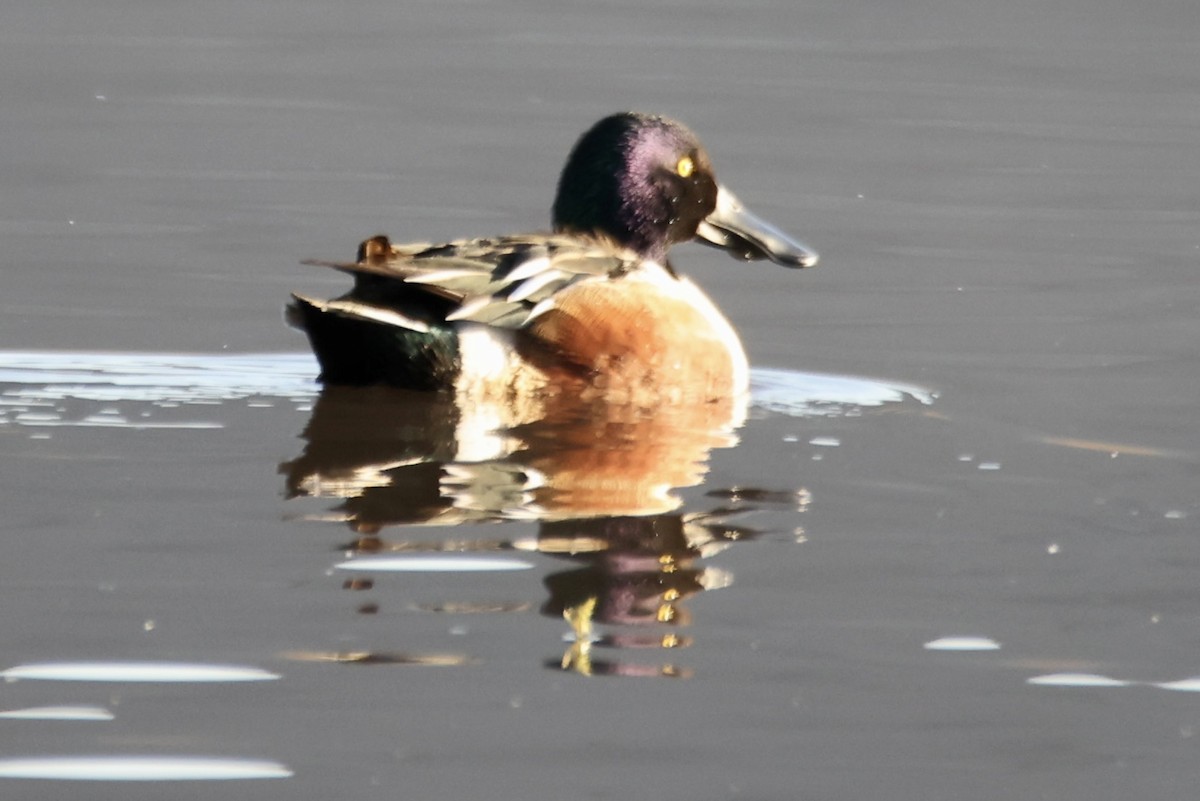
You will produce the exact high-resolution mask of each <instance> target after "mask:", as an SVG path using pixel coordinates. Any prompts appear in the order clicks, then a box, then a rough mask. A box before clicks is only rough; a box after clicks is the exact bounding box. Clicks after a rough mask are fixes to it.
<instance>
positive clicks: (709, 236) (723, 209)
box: [696, 186, 817, 267]
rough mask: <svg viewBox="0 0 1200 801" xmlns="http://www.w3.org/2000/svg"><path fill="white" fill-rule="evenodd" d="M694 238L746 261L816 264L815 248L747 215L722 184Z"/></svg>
mask: <svg viewBox="0 0 1200 801" xmlns="http://www.w3.org/2000/svg"><path fill="white" fill-rule="evenodd" d="M696 240H697V241H699V242H701V243H702V244H705V245H711V246H712V247H715V248H721V249H722V250H727V251H729V253H730V254H731V255H733V256H734V257H736V258H739V259H745V260H746V261H752V260H757V259H770V260H771V261H773V262H775V263H776V264H782V265H783V266H784V267H811V266H813V265H814V264H816V263H817V252H816V251H815V250H813V249H812V248H810V247H808V246H807V245H805V244H804V243H803V242H800V241H798V240H796V239H793V238H792V237H790V236H788V235H787V234H785V233H784V232H783V231H780V230H779V229H778V228H776V227H775V226H773V225H771V224H770V223H769V222H767V221H766V220H763V219H760V218H759V217H757V216H755V215H754V214H751V213H750V212H749V211H747V210H746V208H745V207H744V206H742V202H741V201H740V200H738V199H737V197H736V196H735V195H734V194H733V193H732V192H730V191H729V190H728V189H726V188H725V187H723V186H718V187H717V207H716V209H714V210H713V213H712V214H710V215H708V216H707V217H705V218H704V220H703V221H702V222H701V223H700V227H699V228H698V229H697V230H696Z"/></svg>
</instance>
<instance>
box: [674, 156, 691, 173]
mask: <svg viewBox="0 0 1200 801" xmlns="http://www.w3.org/2000/svg"><path fill="white" fill-rule="evenodd" d="M695 169H696V164H695V162H693V161H692V157H691V156H684V157H683V158H681V159H680V160H679V162H678V163H677V164H676V165H675V174H676V175H678V176H679V177H680V178H690V177H691V175H692V172H694V171H695Z"/></svg>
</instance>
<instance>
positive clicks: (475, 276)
mask: <svg viewBox="0 0 1200 801" xmlns="http://www.w3.org/2000/svg"><path fill="white" fill-rule="evenodd" d="M554 223H555V231H556V233H553V234H531V235H524V236H506V237H498V238H492V239H475V240H461V241H456V242H451V243H448V244H443V245H429V244H419V245H403V246H401V245H393V244H391V243H390V242H389V241H388V240H387V238H386V237H382V236H380V237H375V238H373V239H369V240H367V241H365V242H364V243H362V245H361V246H360V248H359V253H358V259H357V260H356V261H355V262H347V263H329V262H319V263H321V264H326V265H327V266H331V267H335V268H337V269H341V270H344V271H346V272H350V273H352V274H353V275H354V276H355V285H354V288H353V289H352V290H351V291H350V292H349V293H347V294H346V295H344V296H342V297H340V298H337V299H335V300H330V301H322V300H316V299H313V298H308V297H304V296H301V295H296V296H295V302H294V303H293V305H292V307H291V309H290V311H289V318H290V320H291V321H292V322H293V323H294V324H295V325H297V326H298V327H300V328H302V329H304V330H305V332H306V333H307V334H308V336H309V339H310V340H311V342H312V345H313V350H314V351H315V352H316V355H317V359H318V361H319V362H320V364H321V370H322V372H321V378H322V380H324V381H326V382H328V383H336V384H375V383H384V384H391V385H394V386H401V387H406V388H411V389H431V390H438V389H452V390H454V391H456V392H458V393H460V394H464V395H471V396H485V397H490V398H493V399H497V398H505V397H512V398H516V397H529V396H538V395H557V396H561V395H579V396H582V397H594V398H603V399H606V400H611V401H614V402H630V403H636V404H638V405H653V404H657V403H672V402H681V401H707V400H714V399H718V398H722V397H728V396H730V395H734V394H738V393H741V392H744V391H745V389H746V387H747V382H748V376H749V370H748V367H747V363H746V356H745V352H744V350H743V348H742V345H741V342H740V341H739V339H738V337H737V334H736V333H735V331H734V329H733V327H732V326H731V325H730V324H729V322H728V320H726V319H725V317H724V316H723V315H722V314H721V312H720V311H718V309H717V308H716V306H715V305H713V303H712V301H710V300H709V299H708V297H707V296H706V295H705V294H704V293H703V292H702V291H701V290H700V289H699V288H698V287H697V286H696V285H695V284H693V283H692V282H691V281H690V280H688V279H687V278H684V277H681V276H679V275H678V274H677V273H676V272H675V271H674V269H672V267H671V265H670V264H669V263H668V261H667V258H666V254H667V249H668V248H669V247H670V245H671V244H673V243H675V242H679V241H685V240H688V239H692V238H697V239H700V240H701V241H705V242H706V243H708V244H712V245H715V246H717V247H721V248H724V249H727V250H730V251H732V252H733V253H734V254H735V255H737V256H740V257H742V258H744V259H752V258H770V259H772V260H773V261H776V262H778V263H781V264H785V265H787V266H796V267H802V266H807V265H809V264H812V263H815V261H816V254H815V253H812V252H811V251H809V250H807V249H806V248H804V246H802V245H800V244H799V243H798V242H795V241H794V240H791V239H789V238H787V237H786V235H784V234H782V233H780V232H778V231H776V230H774V229H772V228H770V227H769V226H766V224H765V223H762V222H761V221H760V220H757V219H756V218H754V217H752V216H750V215H749V214H748V213H747V212H745V211H744V210H743V209H742V208H741V206H740V204H739V203H738V202H737V200H736V198H734V197H733V196H732V195H730V194H729V193H728V192H727V191H726V190H724V189H723V188H721V187H720V186H719V185H718V184H717V183H716V181H715V179H714V178H713V177H712V173H711V168H710V167H709V163H708V157H707V155H706V154H705V153H704V151H703V149H702V148H701V146H700V144H699V142H698V141H697V140H696V139H695V137H694V136H693V135H692V134H691V133H690V132H689V131H688V130H687V129H686V128H684V127H683V126H681V125H679V124H678V123H674V122H672V121H670V120H665V119H663V118H660V117H647V116H644V115H635V114H619V115H614V116H612V117H608V118H605V119H604V120H601V121H600V122H599V123H597V125H596V126H594V127H593V128H592V129H591V130H590V131H589V132H588V133H586V134H585V135H584V136H583V138H582V139H580V141H579V143H578V144H577V145H576V146H575V150H574V151H573V152H572V154H571V158H570V159H569V160H568V163H567V166H566V167H565V168H564V170H563V175H562V178H561V179H560V183H559V189H558V195H557V198H556V200H555V204H554Z"/></svg>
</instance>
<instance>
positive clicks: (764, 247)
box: [553, 112, 817, 267]
mask: <svg viewBox="0 0 1200 801" xmlns="http://www.w3.org/2000/svg"><path fill="white" fill-rule="evenodd" d="M553 218H554V230H556V231H560V232H564V233H575V234H585V235H586V234H592V235H600V236H604V237H607V238H609V239H612V240H613V241H615V242H616V243H617V244H620V245H623V246H625V247H627V248H630V249H631V250H634V251H636V252H637V253H639V254H640V255H642V256H644V257H646V258H650V259H654V260H656V261H659V262H665V259H666V255H667V250H668V249H669V248H670V247H671V245H673V244H675V243H676V242H686V241H688V240H690V239H696V240H698V241H700V242H703V243H704V244H707V245H712V246H713V247H718V248H721V249H723V250H726V251H728V252H729V253H730V254H732V255H733V256H735V257H737V258H741V259H746V260H750V259H770V260H771V261H773V262H775V263H776V264H782V265H783V266H785V267H808V266H811V265H813V264H816V263H817V253H816V251H814V250H812V249H811V248H809V247H807V246H806V245H804V244H803V243H801V242H799V241H797V240H795V239H793V238H791V237H790V236H788V235H787V234H785V233H783V232H782V231H780V230H779V229H778V228H775V227H774V226H773V225H771V224H770V223H768V222H766V221H765V220H762V219H759V218H758V217H756V216H755V215H753V214H751V213H750V212H749V211H747V210H746V209H745V208H744V207H743V206H742V204H741V202H740V201H739V200H738V199H737V198H736V197H735V196H734V195H733V194H732V193H731V192H730V191H729V190H728V189H725V188H724V187H723V186H721V185H720V184H719V183H717V179H716V178H715V177H714V176H713V172H712V164H711V163H710V162H709V159H708V153H707V152H705V150H704V146H703V145H701V144H700V140H699V139H697V138H696V135H695V134H693V133H692V132H691V131H690V130H688V129H687V128H686V127H685V126H684V125H682V124H680V123H678V122H675V121H674V120H670V119H667V118H666V117H657V116H651V115H648V114H635V113H633V112H625V113H621V114H614V115H612V116H611V117H605V118H604V119H602V120H600V121H599V122H598V123H596V124H595V125H593V126H592V127H591V129H589V130H588V131H587V132H586V133H584V135H583V136H582V137H580V139H579V141H578V142H576V143H575V147H574V149H573V150H572V151H571V155H570V157H569V158H568V159H567V165H566V166H565V167H564V168H563V171H562V175H561V176H560V177H559V180H558V192H557V194H556V196H555V198H554V208H553Z"/></svg>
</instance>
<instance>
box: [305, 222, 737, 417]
mask: <svg viewBox="0 0 1200 801" xmlns="http://www.w3.org/2000/svg"><path fill="white" fill-rule="evenodd" d="M320 263H322V264H325V265H326V266H331V267H334V268H336V269H340V270H343V271H345V272H349V273H352V274H353V275H354V276H355V285H354V288H353V289H352V290H351V291H350V292H349V293H347V294H346V295H344V296H342V297H340V298H336V299H334V300H330V301H322V300H316V299H313V298H308V297H304V296H300V295H297V296H295V302H294V304H293V305H292V307H291V311H290V312H289V316H290V318H291V319H292V321H293V322H294V323H295V324H296V325H297V326H298V327H300V328H302V329H304V330H305V331H306V333H307V334H308V336H309V339H310V340H311V342H312V345H313V350H314V352H315V353H316V355H317V359H318V361H319V362H320V363H321V368H322V380H324V381H326V382H329V383H340V384H376V383H383V384H390V385H393V386H401V387H406V388H411V389H425V390H429V389H433V390H436V389H458V390H460V391H461V390H463V389H464V388H470V390H471V391H473V392H481V391H484V388H485V387H486V391H487V392H489V393H491V394H493V395H494V394H496V393H504V392H530V391H539V392H551V393H562V392H568V393H584V394H591V395H603V396H609V397H612V398H620V397H624V398H626V399H628V400H631V401H636V402H654V399H655V398H660V399H662V400H670V399H680V398H683V397H703V398H708V397H712V396H720V395H722V394H729V393H730V392H738V391H741V389H743V388H744V386H745V383H746V373H747V368H746V364H745V356H744V354H743V352H742V348H741V345H740V343H739V342H738V339H737V335H736V334H735V333H734V331H733V329H732V327H731V326H730V325H729V323H728V322H727V321H726V320H725V318H724V317H723V316H722V315H721V314H720V312H718V311H717V309H716V308H715V307H714V306H713V304H712V303H711V301H709V300H708V298H707V297H706V296H705V295H704V294H703V293H702V292H701V291H700V290H699V289H698V288H697V287H696V286H695V285H694V284H692V283H691V282H690V281H688V280H686V279H681V278H679V277H677V276H675V275H674V274H673V273H672V272H671V271H670V270H669V269H668V268H666V267H664V266H663V265H659V264H657V263H654V262H648V261H645V260H642V259H640V258H638V257H637V256H636V255H635V254H633V253H630V252H628V251H623V250H621V249H620V248H616V247H613V246H611V245H609V244H608V243H604V242H600V241H594V240H589V239H585V238H579V237H573V236H566V235H527V236H509V237H499V238H493V239H478V240H463V241H458V242H451V243H447V244H443V245H429V244H418V245H403V246H397V245H392V244H391V243H390V242H388V241H387V239H386V238H384V237H375V238H373V239H369V240H367V241H366V242H364V243H363V244H362V246H360V249H359V258H358V260H357V261H356V262H348V263H328V262H320Z"/></svg>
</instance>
